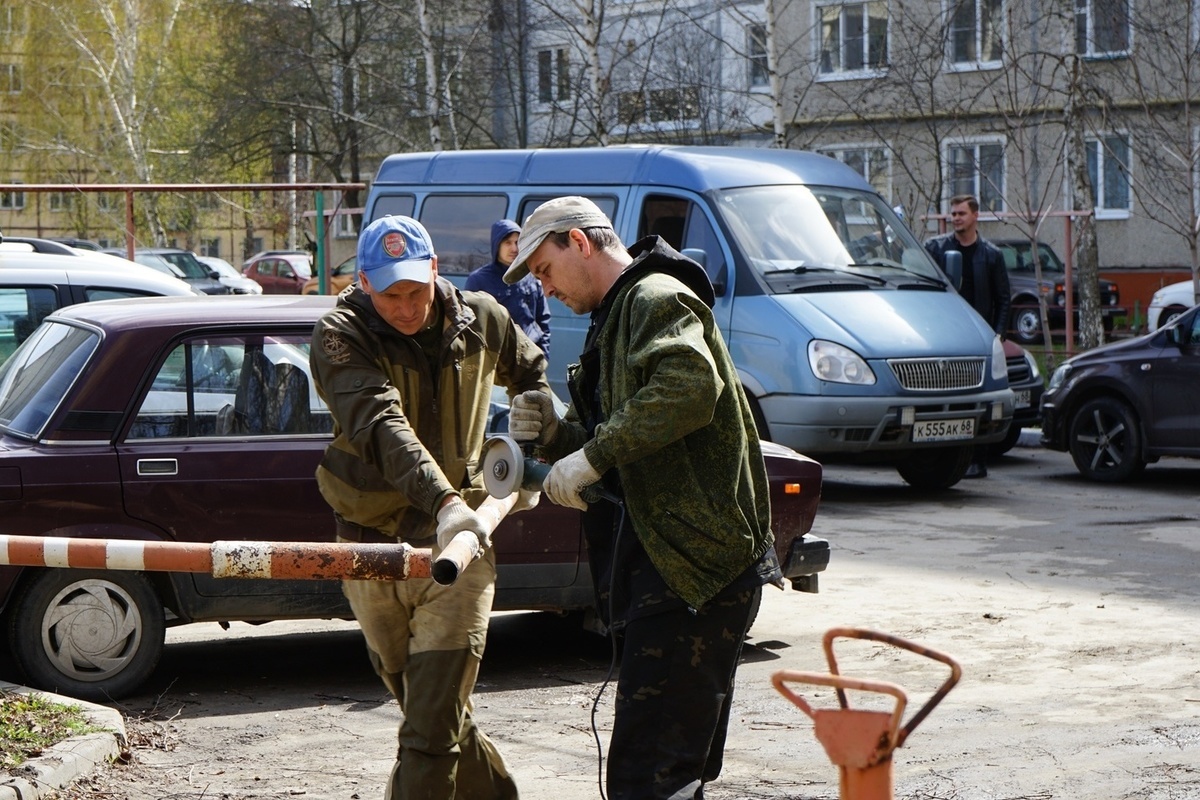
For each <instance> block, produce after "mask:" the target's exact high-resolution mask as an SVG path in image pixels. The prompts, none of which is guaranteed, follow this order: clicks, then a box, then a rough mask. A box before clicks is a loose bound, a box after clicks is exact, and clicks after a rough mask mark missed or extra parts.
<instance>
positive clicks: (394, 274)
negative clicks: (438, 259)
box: [358, 215, 434, 292]
mask: <svg viewBox="0 0 1200 800" xmlns="http://www.w3.org/2000/svg"><path fill="white" fill-rule="evenodd" d="M433 257H434V253H433V242H432V241H430V239H429V231H427V230H425V226H424V225H422V224H421V223H419V222H417V221H416V220H415V219H413V218H412V217H397V216H391V215H389V216H386V217H380V218H379V219H377V220H375V221H374V222H372V223H371V224H370V225H368V226H367V227H366V228H364V229H363V232H362V233H361V234H360V235H359V237H358V271H359V272H361V273H363V274H365V275H366V276H367V280H369V281H370V282H371V287H372V288H373V289H375V290H377V291H380V292H382V291H384V290H385V289H387V288H388V287H389V286H391V285H392V284H393V283H395V282H396V281H416V282H418V283H429V281H430V279H431V278H432V277H433Z"/></svg>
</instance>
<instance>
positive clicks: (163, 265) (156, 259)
mask: <svg viewBox="0 0 1200 800" xmlns="http://www.w3.org/2000/svg"><path fill="white" fill-rule="evenodd" d="M133 260H134V261H136V262H137V263H139V264H141V265H142V266H144V267H151V268H152V269H156V270H158V271H159V272H162V273H164V274H166V275H170V276H171V277H172V278H185V277H187V276H186V275H184V273H183V270H181V269H180V268H179V267H177V266H175V265H174V264H172V263H171V262H170V261H167V260H166V259H165V258H163V257H162V256H155V255H150V254H149V253H141V254H138V255H136V256H134V259H133Z"/></svg>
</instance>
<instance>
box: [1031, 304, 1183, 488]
mask: <svg viewBox="0 0 1200 800" xmlns="http://www.w3.org/2000/svg"><path fill="white" fill-rule="evenodd" d="M1198 384H1200V308H1193V309H1192V310H1190V311H1188V312H1186V313H1184V314H1182V315H1181V316H1180V317H1179V319H1178V321H1177V323H1176V324H1174V325H1170V326H1168V327H1166V328H1162V329H1159V330H1157V331H1154V332H1153V333H1147V334H1145V335H1143V336H1138V337H1136V338H1133V339H1126V340H1124V341H1119V342H1113V343H1112V344H1107V345H1103V346H1101V347H1097V348H1096V349H1094V350H1089V351H1087V352H1086V353H1081V354H1080V355H1077V356H1075V357H1074V358H1072V359H1070V360H1068V361H1066V362H1064V363H1063V364H1062V366H1060V367H1059V368H1058V369H1056V370H1055V371H1054V374H1053V375H1052V376H1051V377H1050V386H1049V387H1048V388H1047V389H1046V393H1045V394H1044V395H1042V406H1041V407H1042V446H1043V447H1048V448H1050V449H1051V450H1066V451H1069V452H1070V453H1071V458H1072V459H1074V461H1075V467H1076V468H1077V469H1078V470H1079V472H1080V474H1082V475H1083V476H1084V477H1085V478H1089V479H1091V480H1094V481H1106V482H1117V481H1125V480H1129V479H1131V478H1134V477H1136V476H1137V475H1138V474H1139V473H1141V471H1142V470H1143V469H1144V468H1145V466H1146V464H1147V463H1151V462H1154V461H1157V460H1158V459H1159V458H1161V457H1163V456H1190V457H1193V458H1200V394H1197V392H1196V386H1197V385H1198Z"/></svg>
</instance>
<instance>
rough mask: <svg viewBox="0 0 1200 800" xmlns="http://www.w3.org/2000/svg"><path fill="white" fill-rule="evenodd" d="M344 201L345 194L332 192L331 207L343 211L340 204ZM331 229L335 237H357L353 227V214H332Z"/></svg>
mask: <svg viewBox="0 0 1200 800" xmlns="http://www.w3.org/2000/svg"><path fill="white" fill-rule="evenodd" d="M344 202H345V196H344V195H343V194H342V192H340V191H336V192H334V196H333V207H334V208H335V209H337V210H338V211H344V210H345V209H343V208H342V204H343V203H344ZM330 228H331V229H332V230H333V236H334V238H335V239H357V238H358V231H357V230H355V228H354V215H353V214H341V213H339V214H334V215H333V224H332V225H331V226H330Z"/></svg>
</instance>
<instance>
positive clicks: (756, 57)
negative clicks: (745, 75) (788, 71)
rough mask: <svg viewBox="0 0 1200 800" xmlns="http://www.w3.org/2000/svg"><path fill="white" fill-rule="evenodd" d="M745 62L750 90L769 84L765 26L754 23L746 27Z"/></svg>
mask: <svg viewBox="0 0 1200 800" xmlns="http://www.w3.org/2000/svg"><path fill="white" fill-rule="evenodd" d="M746 60H747V61H748V62H749V67H750V86H751V88H756V87H761V86H769V85H770V84H771V67H770V64H769V63H768V60H767V26H766V25H764V24H762V23H761V22H755V23H753V24H751V25H747V26H746Z"/></svg>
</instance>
